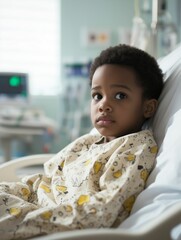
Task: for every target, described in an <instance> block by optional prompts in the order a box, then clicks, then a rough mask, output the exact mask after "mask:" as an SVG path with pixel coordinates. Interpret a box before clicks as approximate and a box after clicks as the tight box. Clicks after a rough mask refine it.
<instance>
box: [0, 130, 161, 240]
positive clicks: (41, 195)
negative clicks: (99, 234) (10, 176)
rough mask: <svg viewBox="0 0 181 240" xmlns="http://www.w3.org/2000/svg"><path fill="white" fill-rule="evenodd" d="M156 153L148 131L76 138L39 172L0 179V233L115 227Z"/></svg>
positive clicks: (23, 234) (20, 236) (7, 235)
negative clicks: (109, 138)
mask: <svg viewBox="0 0 181 240" xmlns="http://www.w3.org/2000/svg"><path fill="white" fill-rule="evenodd" d="M156 153H157V146H156V143H155V141H154V138H153V135H152V132H151V131H149V130H143V131H140V132H138V133H133V134H129V135H126V136H123V137H119V138H116V139H114V140H112V141H110V142H107V143H102V137H101V136H100V135H91V134H87V135H84V136H82V137H80V138H79V139H77V140H75V141H74V142H73V143H71V144H69V145H68V146H67V147H66V148H64V149H63V150H61V151H60V152H59V153H58V154H56V155H55V157H53V158H52V159H50V160H49V161H47V162H46V163H45V164H44V173H43V174H35V175H31V176H27V177H25V178H23V179H22V181H21V182H16V183H7V182H3V183H1V184H0V236H1V238H2V239H3V240H6V239H26V238H28V237H33V236H40V235H44V234H50V233H54V232H57V231H69V230H73V229H85V228H104V227H116V226H117V225H118V224H120V223H121V222H122V221H123V220H124V219H125V218H126V217H128V216H129V214H130V211H131V208H132V205H133V203H134V201H135V199H136V197H137V195H138V194H139V193H140V192H141V191H142V190H143V189H144V186H145V182H146V179H147V177H148V175H149V173H150V171H151V170H152V168H153V166H154V160H155V156H156Z"/></svg>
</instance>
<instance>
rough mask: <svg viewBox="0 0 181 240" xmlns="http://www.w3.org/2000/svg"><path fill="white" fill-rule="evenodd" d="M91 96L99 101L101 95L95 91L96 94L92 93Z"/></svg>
mask: <svg viewBox="0 0 181 240" xmlns="http://www.w3.org/2000/svg"><path fill="white" fill-rule="evenodd" d="M92 98H93V99H94V100H95V101H99V100H101V99H102V95H101V94H99V93H96V94H93V95H92Z"/></svg>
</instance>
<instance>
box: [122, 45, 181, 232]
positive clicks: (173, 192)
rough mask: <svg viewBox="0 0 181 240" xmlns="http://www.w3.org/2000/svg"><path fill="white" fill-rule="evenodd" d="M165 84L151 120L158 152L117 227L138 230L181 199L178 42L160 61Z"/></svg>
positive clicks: (180, 62)
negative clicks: (139, 189) (126, 217)
mask: <svg viewBox="0 0 181 240" xmlns="http://www.w3.org/2000/svg"><path fill="white" fill-rule="evenodd" d="M159 65H160V67H161V69H162V70H163V72H164V73H165V85H164V89H163V92H162V94H161V97H160V100H159V102H160V103H159V108H158V110H157V113H156V115H155V117H154V118H153V121H152V122H151V124H152V128H153V131H154V135H155V138H156V141H157V143H158V146H159V152H158V155H157V159H156V166H155V168H154V170H153V171H152V173H151V175H150V177H149V179H148V181H147V188H146V189H145V190H144V191H143V192H142V193H141V194H140V195H139V196H138V198H137V200H136V202H135V204H134V207H133V209H132V212H131V216H130V217H129V218H128V219H127V220H125V221H124V222H123V223H122V224H121V225H120V228H124V229H125V228H126V229H129V230H139V229H140V228H143V227H144V226H145V224H146V223H148V224H149V222H150V221H154V219H155V218H156V217H157V216H159V215H160V214H161V213H163V212H164V211H165V210H166V209H167V208H169V207H170V206H173V204H174V203H176V202H178V201H180V200H181V129H180V128H181V45H180V46H178V48H177V49H176V50H174V51H173V52H172V53H171V54H169V55H168V56H166V57H164V58H163V59H161V60H160V61H159Z"/></svg>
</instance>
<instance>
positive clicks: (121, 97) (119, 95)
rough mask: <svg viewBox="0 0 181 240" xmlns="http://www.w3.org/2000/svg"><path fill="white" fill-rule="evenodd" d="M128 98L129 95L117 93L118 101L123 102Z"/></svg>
mask: <svg viewBox="0 0 181 240" xmlns="http://www.w3.org/2000/svg"><path fill="white" fill-rule="evenodd" d="M125 98H127V95H126V94H125V93H117V94H116V99H119V100H122V99H125Z"/></svg>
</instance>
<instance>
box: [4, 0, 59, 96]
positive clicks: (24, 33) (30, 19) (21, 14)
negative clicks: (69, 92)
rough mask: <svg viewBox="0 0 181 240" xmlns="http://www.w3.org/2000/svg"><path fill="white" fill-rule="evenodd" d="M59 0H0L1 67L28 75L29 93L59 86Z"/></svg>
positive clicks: (47, 92)
mask: <svg viewBox="0 0 181 240" xmlns="http://www.w3.org/2000/svg"><path fill="white" fill-rule="evenodd" d="M60 5H61V4H60V0H0V71H1V72H23V73H28V75H29V91H30V94H31V95H56V94H57V93H58V92H59V90H60V75H61V74H60V7H61V6H60Z"/></svg>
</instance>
